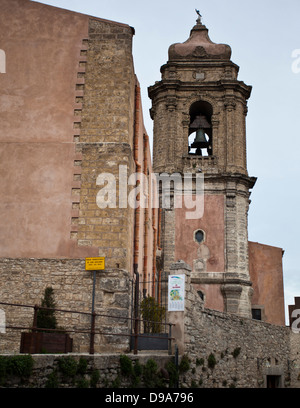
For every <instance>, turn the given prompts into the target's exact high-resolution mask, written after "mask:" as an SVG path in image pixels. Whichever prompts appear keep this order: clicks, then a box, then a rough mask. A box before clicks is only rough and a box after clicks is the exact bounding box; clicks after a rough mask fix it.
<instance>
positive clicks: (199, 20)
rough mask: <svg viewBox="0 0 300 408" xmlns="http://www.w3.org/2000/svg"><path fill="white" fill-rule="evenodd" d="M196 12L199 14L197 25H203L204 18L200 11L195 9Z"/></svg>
mask: <svg viewBox="0 0 300 408" xmlns="http://www.w3.org/2000/svg"><path fill="white" fill-rule="evenodd" d="M195 11H196V13H197V14H198V18H197V20H196V23H197V24H202V21H201V18H202V16H201V14H200V11H199V10H197V9H195Z"/></svg>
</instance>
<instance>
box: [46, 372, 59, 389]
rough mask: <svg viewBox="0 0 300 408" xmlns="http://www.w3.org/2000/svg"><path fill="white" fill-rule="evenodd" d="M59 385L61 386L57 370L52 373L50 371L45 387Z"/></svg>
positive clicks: (56, 386)
mask: <svg viewBox="0 0 300 408" xmlns="http://www.w3.org/2000/svg"><path fill="white" fill-rule="evenodd" d="M58 387H59V381H58V375H57V370H53V371H52V373H50V374H49V375H48V376H47V381H46V384H45V388H58Z"/></svg>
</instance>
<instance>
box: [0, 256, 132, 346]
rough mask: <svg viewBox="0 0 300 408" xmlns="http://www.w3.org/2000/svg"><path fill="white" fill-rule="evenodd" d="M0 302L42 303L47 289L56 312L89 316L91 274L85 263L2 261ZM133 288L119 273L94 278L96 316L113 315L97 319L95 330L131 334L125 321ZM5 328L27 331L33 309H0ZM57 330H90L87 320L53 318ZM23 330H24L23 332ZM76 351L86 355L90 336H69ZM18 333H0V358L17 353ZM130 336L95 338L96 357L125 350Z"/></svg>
mask: <svg viewBox="0 0 300 408" xmlns="http://www.w3.org/2000/svg"><path fill="white" fill-rule="evenodd" d="M0 273H1V277H2V284H1V300H0V301H1V302H7V303H17V304H23V305H33V306H34V305H35V304H38V305H40V304H41V299H42V298H43V296H44V290H45V288H46V287H48V286H51V287H52V288H53V289H54V298H55V301H56V308H58V309H66V310H76V311H81V312H88V313H89V312H91V307H92V289H93V272H91V271H85V260H84V259H5V258H4V259H1V260H0ZM130 302H131V284H130V279H129V275H128V273H127V272H126V271H124V270H121V269H119V270H118V269H108V270H105V271H99V272H97V273H96V288H95V312H96V313H99V314H101V313H102V314H106V315H112V316H116V318H111V317H97V318H96V331H100V330H101V331H103V332H105V333H112V334H116V333H121V334H126V333H129V331H130V322H129V320H126V319H122V318H126V317H129V314H130V304H131V303H130ZM0 309H2V310H4V312H5V317H6V326H9V325H13V326H23V327H27V326H29V327H30V326H31V325H32V322H33V309H31V308H24V307H18V308H16V307H12V306H4V305H0ZM56 318H57V321H58V326H59V327H64V328H65V329H70V330H72V329H83V330H88V331H89V330H90V324H91V316H90V315H89V314H88V315H81V314H76V313H73V314H70V313H60V312H57V313H56ZM24 331H25V330H24ZM71 337H72V338H73V351H74V352H88V351H89V341H90V336H89V334H75V333H71ZM20 338H21V335H20V331H19V330H12V329H9V328H7V329H6V333H0V353H11V352H19V350H20ZM128 344H129V337H127V336H117V335H111V336H106V335H100V334H96V336H95V352H96V353H97V352H107V351H109V352H114V351H127V350H128Z"/></svg>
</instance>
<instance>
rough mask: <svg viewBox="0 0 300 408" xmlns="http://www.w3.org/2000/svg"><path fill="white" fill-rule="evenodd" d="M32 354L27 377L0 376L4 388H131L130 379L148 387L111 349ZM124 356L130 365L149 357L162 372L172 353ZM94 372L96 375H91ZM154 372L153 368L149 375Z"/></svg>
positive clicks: (143, 362)
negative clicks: (127, 371)
mask: <svg viewBox="0 0 300 408" xmlns="http://www.w3.org/2000/svg"><path fill="white" fill-rule="evenodd" d="M6 357H9V356H6ZM32 357H33V367H32V372H31V375H30V376H29V377H23V378H22V379H21V378H19V377H17V376H6V378H5V377H4V378H3V377H2V378H0V379H1V380H2V381H3V382H4V384H5V387H6V388H7V387H8V388H106V389H112V388H132V387H133V384H134V381H135V382H136V384H137V385H136V386H138V387H145V386H146V387H147V386H148V387H149V383H145V378H144V376H143V375H142V374H138V375H137V377H136V378H134V376H132V375H129V374H127V375H124V373H123V372H122V369H121V364H120V354H113V353H111V354H105V355H95V356H90V355H86V354H81V355H78V354H73V355H69V356H61V355H60V356H59V355H42V354H38V355H33V356H32ZM0 358H1V356H0ZM127 358H128V360H127V361H129V359H130V361H131V363H132V367H134V365H135V364H136V362H138V363H139V365H140V367H143V366H145V365H146V364H147V362H148V361H149V360H151V363H152V366H153V365H154V366H155V368H156V372H157V373H158V374H161V370H164V372H165V371H166V370H165V366H166V364H167V363H168V362H169V361H173V360H174V358H173V357H170V356H168V355H162V354H161V355H160V354H157V355H152V354H146V355H127ZM63 361H65V362H66V364H65V365H64V367H65V369H64V370H63V372H62V370H61V368H60V367H61V366H62V364H61V362H63ZM80 361H81V362H83V363H84V365H83V364H82V365H81V367H82V368H81V373H78V374H77V375H76V374H75V373H74V371H75V370H74V368H75V369H76V366H77V367H78V366H79V365H80ZM67 369H68V370H67ZM95 373H96V377H95V376H94V374H95ZM74 374H75V375H74ZM154 374H155V372H154V370H153V371H152V375H154ZM2 376H3V373H2ZM148 377H149V375H148ZM91 380H94V381H91ZM165 383H166V384H168V380H165ZM111 392H112V391H111ZM110 394H111V393H110Z"/></svg>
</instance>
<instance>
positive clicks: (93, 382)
mask: <svg viewBox="0 0 300 408" xmlns="http://www.w3.org/2000/svg"><path fill="white" fill-rule="evenodd" d="M99 379H100V372H99V370H97V369H94V370H93V371H92V373H91V379H90V384H91V387H92V388H96V386H97V383H98V381H99Z"/></svg>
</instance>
